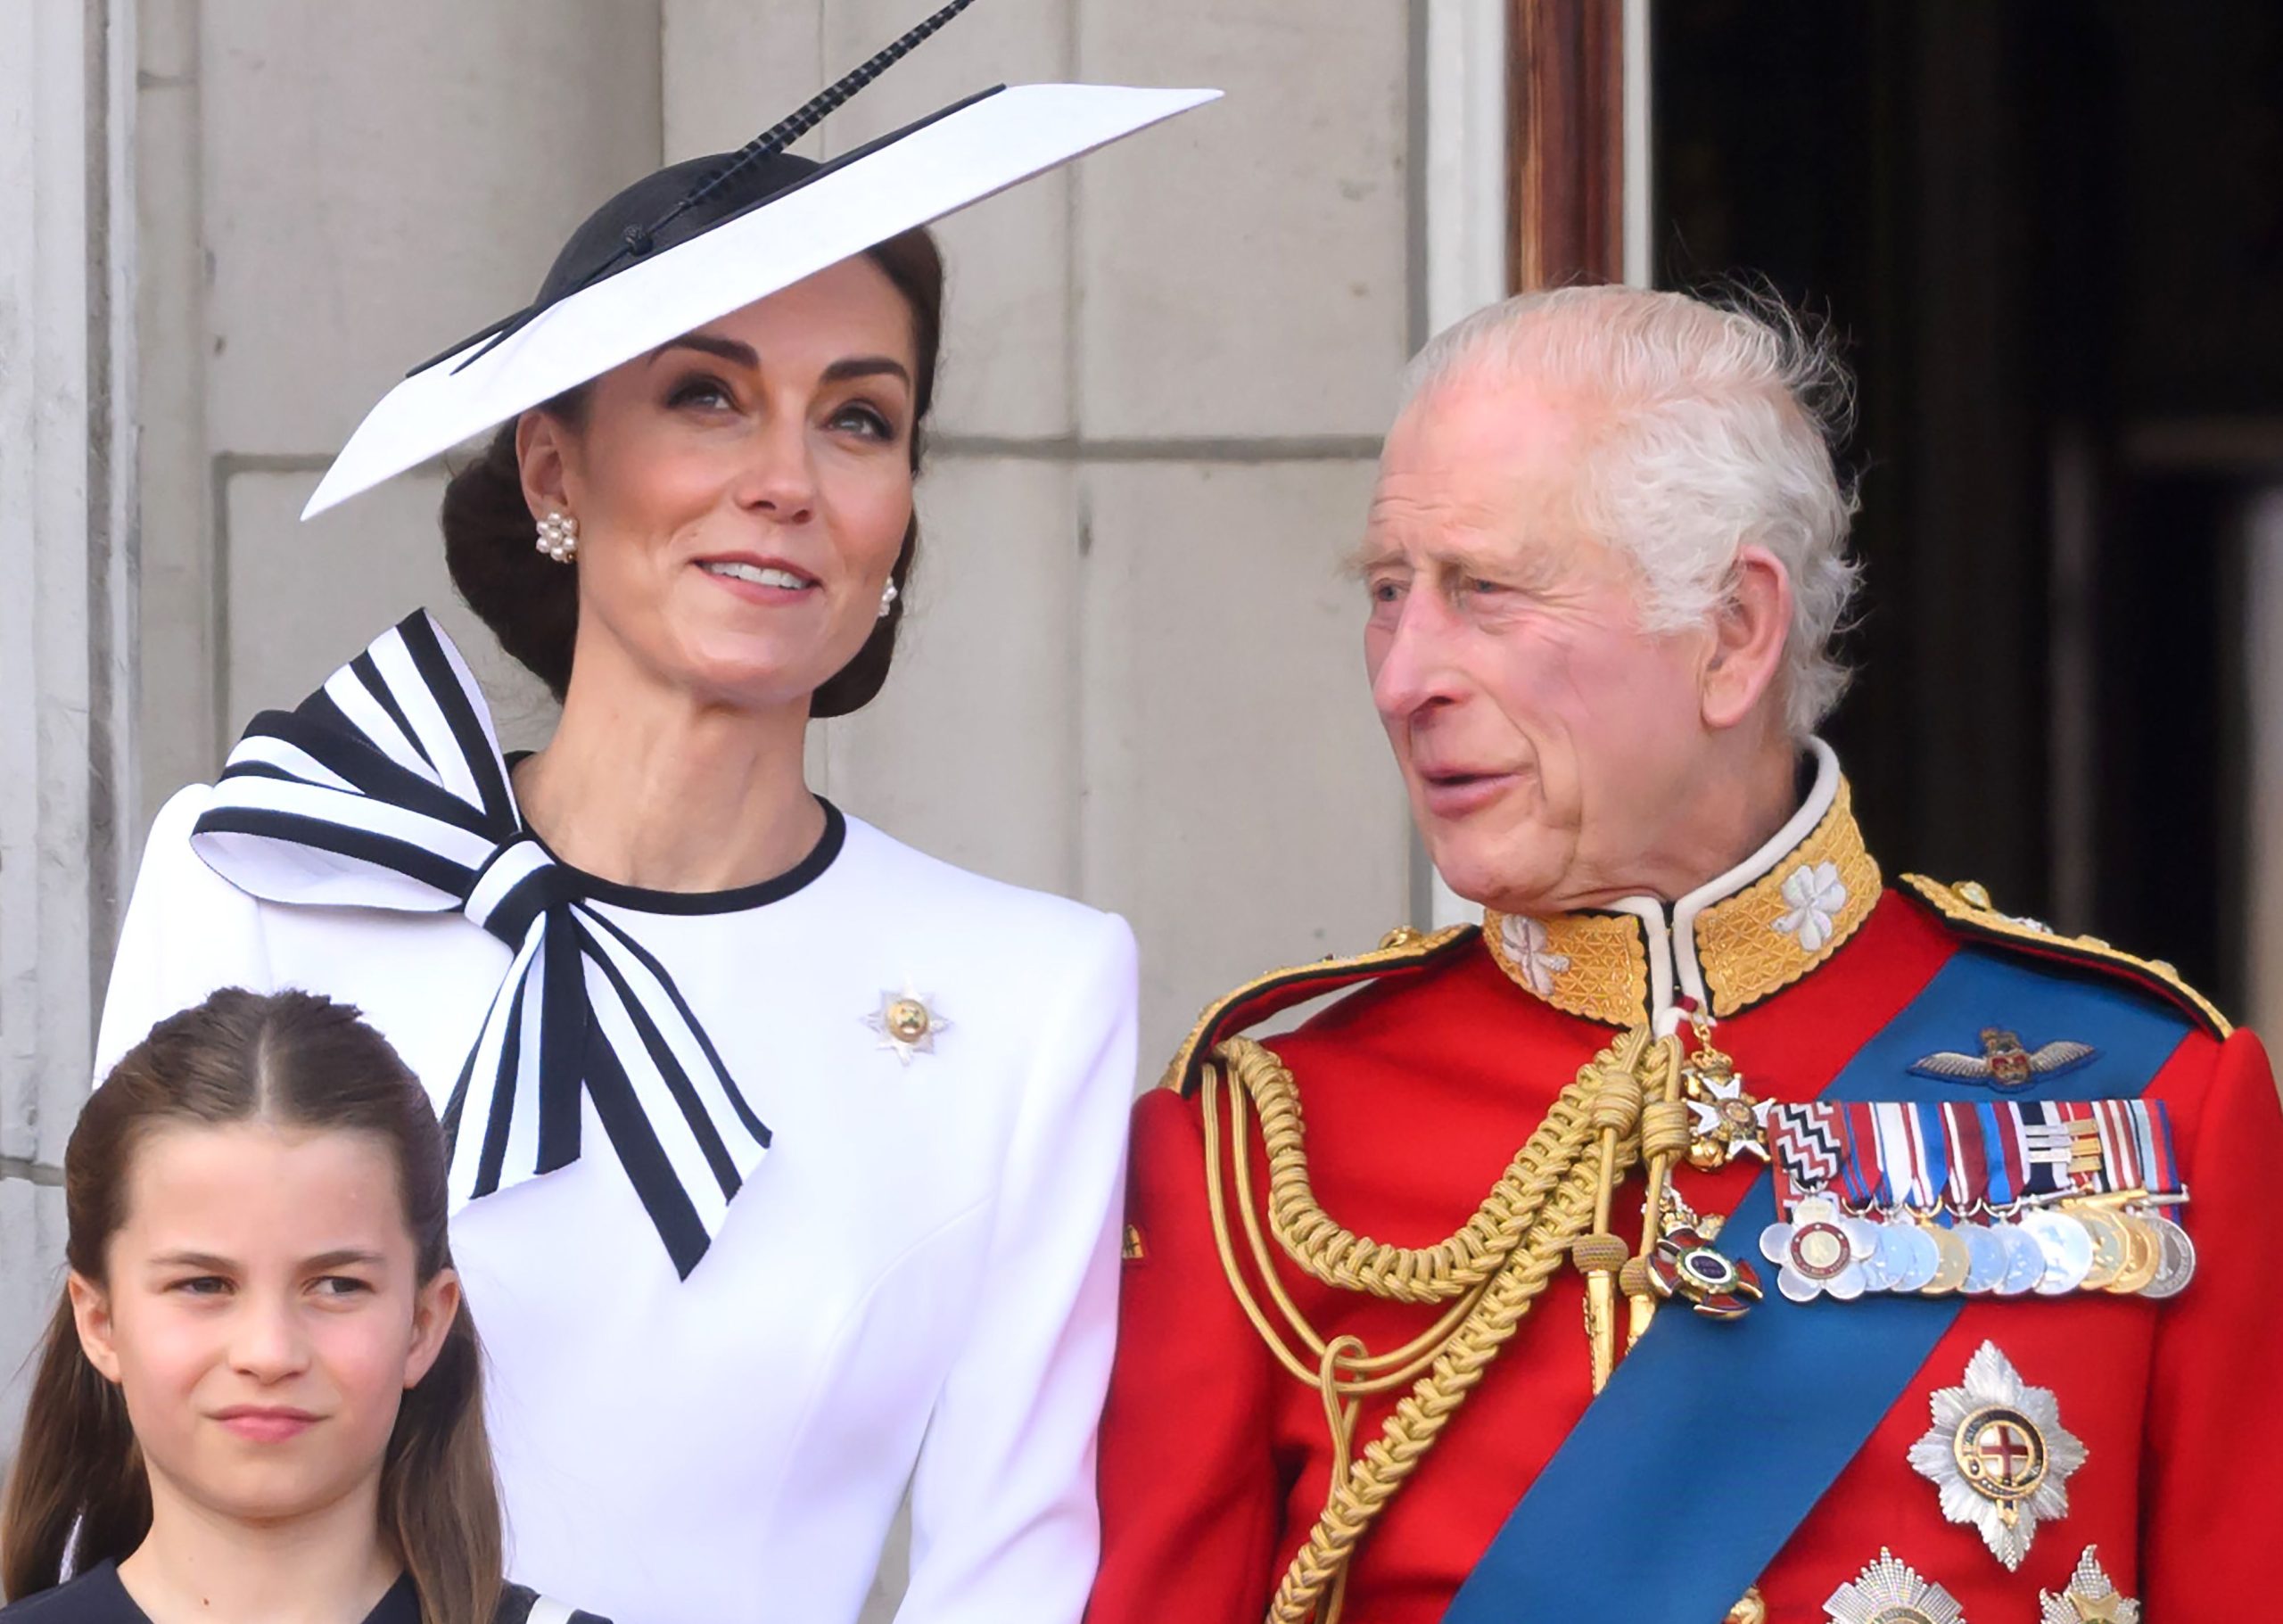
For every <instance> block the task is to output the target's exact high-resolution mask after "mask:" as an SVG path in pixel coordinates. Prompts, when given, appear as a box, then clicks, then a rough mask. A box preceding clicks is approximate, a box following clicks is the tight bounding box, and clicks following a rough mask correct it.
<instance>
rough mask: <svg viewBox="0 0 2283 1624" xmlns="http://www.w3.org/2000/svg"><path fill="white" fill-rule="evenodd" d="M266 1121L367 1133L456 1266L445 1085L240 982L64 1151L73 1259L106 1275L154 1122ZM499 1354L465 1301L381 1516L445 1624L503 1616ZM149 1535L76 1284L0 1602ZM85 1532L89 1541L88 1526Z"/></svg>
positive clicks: (340, 1018) (58, 1340)
mask: <svg viewBox="0 0 2283 1624" xmlns="http://www.w3.org/2000/svg"><path fill="white" fill-rule="evenodd" d="M251 1121H261V1122H270V1123H276V1124H279V1125H285V1126H291V1127H297V1128H316V1129H323V1130H329V1131H337V1132H350V1133H366V1134H373V1135H375V1137H377V1138H379V1139H382V1140H384V1141H386V1142H387V1143H388V1145H389V1148H390V1150H391V1153H392V1154H393V1156H394V1157H395V1159H396V1165H397V1178H398V1184H399V1187H400V1192H401V1194H402V1196H403V1200H404V1216H405V1223H406V1225H407V1227H408V1229H409V1230H410V1232H411V1234H412V1240H413V1243H414V1246H415V1249H416V1257H417V1266H418V1274H419V1279H420V1282H421V1283H422V1284H423V1285H425V1284H426V1283H427V1282H430V1281H432V1280H433V1279H434V1278H435V1277H436V1274H437V1273H438V1272H439V1271H440V1270H442V1269H445V1268H448V1267H449V1266H450V1264H451V1251H450V1248H449V1244H448V1243H447V1240H446V1236H445V1228H444V1214H445V1173H446V1158H445V1150H444V1137H443V1132H442V1130H441V1128H440V1127H438V1125H437V1123H436V1114H435V1111H434V1110H433V1109H432V1108H431V1106H430V1105H429V1103H428V1096H427V1093H426V1092H425V1091H424V1090H423V1089H422V1087H421V1085H420V1080H419V1079H418V1078H417V1077H416V1076H413V1075H412V1073H411V1071H410V1070H408V1068H406V1066H405V1064H404V1062H403V1061H402V1060H401V1059H399V1058H398V1057H397V1053H396V1051H395V1050H393V1049H391V1048H390V1047H389V1044H388V1041H387V1040H386V1039H385V1038H383V1037H382V1036H381V1035H380V1034H379V1033H377V1032H375V1030H374V1029H373V1028H372V1027H371V1026H367V1025H366V1024H365V1022H364V1021H363V1020H362V1019H360V1018H359V1016H358V1012H357V1011H356V1010H353V1009H351V1008H350V1007H349V1006H348V1005H347V1004H340V1003H334V1002H332V1001H331V1000H330V999H326V998H319V997H317V996H316V995H315V994H314V993H292V992H288V993H268V994H260V993H249V992H246V991H244V990H243V988H239V987H226V988H224V989H223V990H222V991H220V992H218V993H214V994H213V995H212V996H211V997H210V998H208V999H207V1001H206V1002H204V1003H202V1004H200V1005H198V1006H197V1007H196V1008H195V1009H191V1010H184V1011H182V1012H181V1013H180V1014H178V1015H171V1016H169V1017H168V1018H166V1019H165V1020H162V1021H161V1022H160V1023H159V1024H158V1025H157V1026H153V1027H152V1029H151V1035H149V1036H148V1037H146V1038H144V1040H143V1041H142V1042H141V1043H138V1044H136V1046H135V1048H133V1049H132V1050H130V1051H128V1054H127V1056H126V1058H124V1059H121V1060H120V1062H119V1064H118V1065H117V1066H115V1067H113V1068H111V1076H108V1077H106V1078H105V1079H104V1080H103V1086H102V1087H100V1088H98V1089H96V1090H95V1093H94V1095H93V1096H92V1097H91V1098H90V1099H89V1100H88V1101H87V1105H86V1107H85V1108H84V1109H82V1110H81V1111H80V1113H79V1122H78V1126H77V1127H75V1128H73V1129H72V1131H71V1141H70V1145H69V1146H68V1147H67V1148H66V1149H65V1150H64V1153H63V1207H64V1214H65V1221H66V1224H67V1235H66V1239H65V1241H64V1257H65V1259H66V1261H68V1262H69V1263H70V1265H71V1268H72V1270H73V1272H74V1273H76V1274H78V1275H80V1276H81V1277H82V1278H84V1279H86V1280H88V1281H90V1282H94V1283H95V1284H97V1285H101V1284H102V1283H103V1280H104V1274H105V1271H104V1253H105V1250H106V1249H108V1247H109V1246H110V1244H111V1237H112V1236H113V1235H114V1234H116V1233H117V1232H118V1231H119V1228H120V1225H121V1224H123V1223H125V1222H126V1219H127V1211H126V1204H127V1191H128V1174H129V1172H130V1170H131V1168H132V1165H133V1159H134V1156H135V1152H136V1148H137V1146H138V1144H139V1143H140V1142H141V1141H142V1140H143V1138H144V1136H146V1135H147V1134H149V1133H150V1132H151V1131H152V1130H153V1129H155V1128H160V1127H164V1126H167V1125H174V1124H193V1125H224V1124H228V1123H237V1122H251ZM482 1364H483V1350H482V1345H481V1344H480V1343H479V1342H478V1341H477V1340H476V1335H475V1323H474V1320H473V1319H471V1318H470V1317H469V1315H468V1309H467V1304H466V1300H465V1299H463V1300H462V1302H461V1304H460V1307H459V1312H458V1313H457V1315H456V1316H455V1317H454V1319H453V1321H452V1323H451V1327H450V1329H449V1331H447V1332H446V1333H445V1337H444V1346H443V1349H442V1351H441V1353H439V1354H438V1355H437V1356H436V1362H435V1364H433V1365H432V1366H431V1367H430V1368H429V1371H428V1373H427V1374H426V1375H425V1376H424V1377H423V1378H422V1379H421V1381H420V1383H419V1385H418V1386H416V1387H415V1388H413V1389H410V1390H409V1391H408V1392H407V1393H406V1394H405V1396H404V1402H403V1404H402V1406H401V1407H400V1408H399V1410H398V1411H397V1418H396V1428H395V1430H394V1431H392V1432H391V1434H390V1435H389V1444H388V1454H387V1456H386V1458H385V1462H384V1463H383V1466H382V1468H381V1523H382V1528H383V1531H384V1532H385V1533H386V1534H387V1535H388V1536H389V1537H391V1539H392V1540H393V1541H394V1543H395V1546H396V1548H397V1551H398V1554H400V1555H401V1556H402V1557H403V1559H404V1564H405V1567H406V1568H407V1570H409V1571H410V1573H411V1575H412V1579H413V1583H414V1585H415V1586H416V1587H417V1588H418V1590H419V1593H420V1616H421V1617H422V1619H424V1620H426V1621H427V1624H489V1621H490V1619H491V1617H492V1614H493V1612H494V1611H495V1610H496V1609H497V1608H498V1606H499V1592H500V1570H501V1561H502V1558H501V1550H500V1546H501V1536H500V1522H499V1486H498V1482H497V1480H496V1479H495V1478H494V1476H493V1473H492V1467H491V1446H490V1440H489V1439H488V1438H487V1437H486V1435H485V1432H484V1427H483V1375H482ZM150 1528H151V1488H150V1484H149V1481H148V1480H147V1479H146V1478H145V1477H144V1468H143V1457H142V1454H141V1451H140V1450H139V1449H138V1448H137V1447H136V1441H135V1432H134V1429H133V1428H132V1427H131V1426H130V1425H129V1424H128V1417H127V1402H126V1400H125V1399H124V1398H123V1397H121V1396H120V1390H119V1389H117V1388H116V1387H114V1386H112V1385H111V1382H110V1381H108V1380H106V1379H105V1378H104V1377H103V1375H102V1374H101V1373H98V1372H97V1371H96V1369H95V1366H94V1365H93V1364H89V1363H88V1362H87V1355H86V1354H85V1353H84V1352H83V1351H82V1350H81V1348H80V1346H79V1337H78V1329H77V1327H76V1326H75V1324H74V1323H73V1321H72V1316H71V1298H70V1294H69V1293H68V1292H67V1293H66V1294H64V1296H63V1298H62V1301H61V1302H59V1303H58V1304H57V1305H56V1308H55V1314H54V1317H53V1318H52V1319H51V1320H50V1321H49V1322H48V1327H47V1336H46V1340H45V1343H44V1345H43V1347H42V1348H41V1352H40V1361H39V1373H38V1374H37V1377H36V1378H35V1379H34V1381H33V1384H32V1391H31V1399H30V1403H29V1406H28V1408H27V1410H26V1412H25V1415H24V1433H23V1442H22V1447H21V1448H20V1449H19V1450H18V1452H17V1455H16V1463H15V1470H14V1471H13V1472H12V1474H11V1475H10V1477H9V1480H8V1490H7V1496H6V1499H5V1501H4V1503H0V1595H4V1596H5V1597H6V1598H7V1599H9V1600H11V1601H12V1600H15V1599H17V1598H18V1597H21V1596H25V1595H32V1594H33V1593H35V1592H37V1591H40V1590H45V1589H48V1588H50V1587H53V1586H54V1585H57V1584H60V1583H61V1582H62V1578H63V1563H64V1559H65V1557H66V1555H67V1554H69V1555H70V1556H71V1557H72V1559H73V1566H74V1568H75V1569H77V1570H80V1571H85V1570H87V1569H88V1568H90V1567H92V1566H94V1565H95V1563H97V1562H103V1561H104V1560H106V1559H111V1560H114V1561H116V1560H123V1559H125V1558H126V1557H128V1556H129V1555H131V1554H133V1553H134V1551H135V1549H136V1546H139V1545H141V1544H142V1542H143V1538H144V1536H145V1535H146V1534H147V1533H148V1532H149V1531H150ZM75 1529H76V1531H77V1537H76V1538H75V1537H74V1530H75Z"/></svg>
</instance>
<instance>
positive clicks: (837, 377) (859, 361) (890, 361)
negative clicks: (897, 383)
mask: <svg viewBox="0 0 2283 1624" xmlns="http://www.w3.org/2000/svg"><path fill="white" fill-rule="evenodd" d="M884 376H885V377H898V378H902V380H903V381H904V382H905V383H907V384H908V383H911V372H910V371H909V370H907V369H906V367H904V364H903V363H902V361H899V360H896V359H894V358H892V357H889V356H885V355H852V356H850V357H849V358H848V359H846V360H843V361H835V362H834V363H833V364H832V365H831V366H829V367H826V368H825V369H824V381H825V382H826V383H846V382H847V381H848V380H849V379H851V378H877V377H884Z"/></svg>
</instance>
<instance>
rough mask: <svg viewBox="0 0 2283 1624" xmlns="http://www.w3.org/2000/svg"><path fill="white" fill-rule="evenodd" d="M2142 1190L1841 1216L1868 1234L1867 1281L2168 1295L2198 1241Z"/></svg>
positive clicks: (1979, 1290) (2009, 1292)
mask: <svg viewBox="0 0 2283 1624" xmlns="http://www.w3.org/2000/svg"><path fill="white" fill-rule="evenodd" d="M2150 1199H2151V1198H2149V1197H2148V1196H2147V1193H2146V1192H2145V1191H2117V1192H2115V1193H2114V1194H2109V1195H2102V1196H2091V1197H2081V1198H2072V1199H2066V1200H2064V1201H2062V1202H2059V1203H2057V1204H2056V1205H2054V1206H2050V1207H2035V1208H2025V1209H2023V1210H2021V1211H2019V1212H2018V1213H2016V1214H2014V1215H2012V1216H2007V1215H2003V1214H1999V1215H1993V1216H1990V1218H1988V1219H1987V1220H1981V1219H1974V1218H1959V1217H1955V1216H1954V1217H1953V1220H1952V1222H1951V1223H1949V1224H1947V1225H1946V1224H1941V1223H1940V1222H1938V1221H1937V1219H1936V1216H1934V1215H1933V1214H1925V1215H1919V1214H1916V1213H1912V1212H1900V1211H1892V1210H1884V1209H1882V1210H1879V1211H1878V1212H1877V1213H1876V1215H1875V1216H1843V1217H1842V1218H1841V1219H1840V1220H1839V1223H1840V1225H1841V1227H1842V1228H1844V1229H1849V1230H1850V1231H1852V1232H1854V1233H1855V1234H1856V1235H1857V1236H1858V1237H1859V1239H1860V1240H1862V1241H1867V1242H1868V1248H1867V1249H1868V1254H1869V1255H1868V1256H1867V1257H1864V1258H1863V1259H1862V1267H1863V1275H1864V1281H1863V1284H1864V1289H1865V1290H1870V1291H1892V1292H1905V1293H1916V1294H1917V1295H1920V1296H1924V1297H1946V1296H1949V1295H1950V1294H1951V1293H1953V1292H1965V1293H1966V1294H1968V1295H1971V1296H1982V1295H1990V1296H1997V1297H2020V1296H2023V1295H2026V1294H2031V1293H2034V1294H2036V1295H2039V1296H2042V1297H2059V1296H2062V1295H2064V1294H2065V1293H2067V1292H2071V1291H2096V1290H2098V1291H2107V1292H2111V1293H2114V1294H2115V1295H2117V1296H2135V1295H2137V1296H2140V1297H2148V1298H2168V1297H2175V1296H2177V1295H2179V1294H2180V1292H2181V1291H2182V1290H2186V1289H2187V1286H2188V1281H2189V1280H2190V1279H2191V1278H2193V1277H2194V1275H2195V1273H2196V1247H2195V1245H2194V1243H2193V1242H2191V1241H2189V1240H2188V1232H2187V1231H2186V1230H2184V1229H2182V1228H2181V1227H2180V1225H2179V1224H2177V1223H2175V1222H2173V1220H2172V1219H2171V1218H2169V1217H2166V1216H2164V1215H2163V1213H2162V1212H2160V1211H2157V1210H2156V1209H2155V1208H2154V1207H2152V1206H2149V1205H2147V1203H2148V1202H2149V1200H2150ZM1782 1227H1784V1228H1785V1229H1786V1230H1788V1229H1789V1227H1790V1226H1789V1225H1784V1226H1782Z"/></svg>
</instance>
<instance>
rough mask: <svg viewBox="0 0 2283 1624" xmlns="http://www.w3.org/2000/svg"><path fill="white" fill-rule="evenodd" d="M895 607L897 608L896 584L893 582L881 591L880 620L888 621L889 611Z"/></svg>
mask: <svg viewBox="0 0 2283 1624" xmlns="http://www.w3.org/2000/svg"><path fill="white" fill-rule="evenodd" d="M894 607H895V582H894V581H889V582H888V583H887V585H886V586H884V587H882V588H881V589H880V614H879V618H880V619H882V620H886V619H887V617H888V611H889V610H890V609H893V608H894Z"/></svg>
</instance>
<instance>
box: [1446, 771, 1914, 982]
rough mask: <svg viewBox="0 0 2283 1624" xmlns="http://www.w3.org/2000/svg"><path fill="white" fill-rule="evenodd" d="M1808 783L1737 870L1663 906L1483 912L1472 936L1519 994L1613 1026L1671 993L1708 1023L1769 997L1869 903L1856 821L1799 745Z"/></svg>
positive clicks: (1875, 894) (1813, 963)
mask: <svg viewBox="0 0 2283 1624" xmlns="http://www.w3.org/2000/svg"><path fill="white" fill-rule="evenodd" d="M1808 747H1809V752H1810V753H1811V754H1812V755H1813V757H1814V759H1815V763H1816V781H1815V787H1814V788H1813V789H1811V790H1809V793H1808V797H1807V799H1806V800H1805V801H1804V802H1803V803H1801V807H1800V810H1799V811H1798V812H1795V813H1793V816H1792V820H1791V821H1790V822H1788V823H1786V824H1785V825H1784V827H1783V828H1781V829H1779V830H1777V831H1776V836H1775V837H1774V838H1773V839H1771V840H1769V841H1768V844H1767V845H1764V846H1762V847H1760V850H1759V851H1757V852H1755V853H1752V854H1751V856H1750V857H1749V858H1746V859H1745V860H1744V861H1743V862H1742V863H1740V864H1738V865H1737V866H1736V867H1735V868H1734V869H1731V870H1728V872H1727V873H1726V874H1723V875H1721V876H1720V877H1719V878H1718V879H1715V880H1713V881H1712V882H1711V883H1710V884H1709V885H1705V886H1700V887H1699V888H1698V889H1696V890H1694V891H1692V892H1690V893H1689V894H1687V895H1686V896H1685V897H1682V898H1681V899H1680V900H1679V901H1678V902H1677V903H1673V904H1672V906H1671V908H1670V909H1669V910H1668V909H1667V908H1666V905H1665V904H1664V903H1662V902H1660V901H1659V900H1657V899H1656V898H1654V897H1647V896H1640V897H1628V898H1626V899H1625V900H1624V901H1622V902H1620V903H1616V904H1614V905H1613V906H1611V907H1610V908H1607V909H1594V910H1588V911H1580V912H1577V913H1565V914H1558V915H1555V916H1553V917H1551V918H1546V919H1531V918H1529V917H1527V916H1524V915H1521V914H1508V913H1500V912H1498V911H1496V910H1495V909H1492V910H1486V911H1485V912H1484V914H1483V920H1482V939H1483V941H1484V942H1485V943H1486V944H1488V946H1489V949H1490V954H1491V957H1493V958H1494V959H1496V960H1497V961H1498V967H1499V968H1500V969H1503V970H1504V971H1505V972H1506V974H1507V976H1508V977H1511V978H1512V981H1513V982H1514V984H1515V985H1517V986H1520V987H1521V988H1523V989H1524V990H1525V991H1527V992H1529V993H1533V994H1535V995H1536V996H1537V997H1539V998H1542V999H1544V1000H1545V1002H1548V1003H1550V1004H1552V1005H1553V1006H1554V1008H1555V1009H1557V1010H1567V1011H1569V1012H1570V1014H1572V1015H1582V1016H1585V1017H1586V1018H1587V1019H1589V1020H1597V1021H1601V1022H1603V1023H1604V1024H1606V1025H1608V1026H1640V1025H1643V1024H1644V1023H1654V1022H1657V1021H1659V1019H1660V1018H1663V1017H1667V1016H1668V1015H1669V1011H1671V1010H1674V1009H1675V1008H1676V1007H1677V1004H1678V1002H1679V1001H1680V1000H1681V999H1684V998H1685V999H1693V1000H1694V1001H1695V1002H1697V1003H1698V1004H1700V1005H1701V1006H1702V1007H1704V1008H1706V1009H1709V1010H1710V1011H1711V1012H1712V1014H1713V1015H1714V1016H1715V1017H1719V1016H1727V1015H1734V1014H1735V1012H1736V1011H1737V1010H1743V1009H1748V1008H1750V1007H1751V1005H1753V1004H1755V1003H1758V1002H1760V1000H1761V999H1763V998H1766V997H1768V996H1769V995H1770V994H1771V993H1778V992H1781V991H1782V990H1783V989H1784V988H1785V987H1787V986H1790V985H1792V984H1793V982H1795V981H1797V980H1798V979H1800V977H1802V976H1804V975H1806V974H1807V973H1808V972H1809V970H1812V969H1815V968H1816V967H1817V965H1819V964H1821V963H1822V962H1823V961H1824V960H1826V959H1828V958H1830V957H1831V956H1832V954H1834V953H1835V952H1838V951H1839V950H1840V948H1841V946H1842V945H1843V944H1845V943H1846V941H1847V938H1848V937H1850V936H1853V935H1854V934H1855V932H1856V930H1857V929H1858V928H1859V927H1860V926H1861V925H1862V923H1863V921H1864V920H1865V919H1868V918H1869V917H1870V914H1871V910H1872V908H1873V907H1874V906H1875V904H1876V903H1877V902H1878V900H1879V889H1880V879H1879V865H1878V864H1877V863H1876V862H1875V861H1873V860H1872V857H1871V853H1870V851H1869V849H1868V848H1867V847H1866V846H1865V845H1864V844H1863V831H1862V830H1861V829H1860V828H1857V827H1856V823H1855V814H1854V812H1853V810H1852V805H1851V796H1850V794H1849V791H1848V787H1847V780H1846V779H1844V778H1843V777H1842V776H1841V774H1840V771H1839V759H1838V757H1836V756H1835V755H1834V754H1832V753H1831V747H1830V746H1828V745H1826V744H1825V743H1824V742H1823V741H1822V740H1821V739H1811V740H1809V746H1808Z"/></svg>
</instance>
